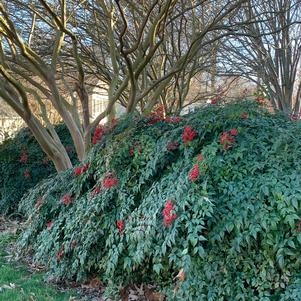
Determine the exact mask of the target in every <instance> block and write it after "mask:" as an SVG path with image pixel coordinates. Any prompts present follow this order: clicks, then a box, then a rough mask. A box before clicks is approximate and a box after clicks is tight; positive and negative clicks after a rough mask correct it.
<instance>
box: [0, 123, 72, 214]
mask: <svg viewBox="0 0 301 301" xmlns="http://www.w3.org/2000/svg"><path fill="white" fill-rule="evenodd" d="M56 130H57V132H58V134H59V136H60V137H61V139H62V141H63V143H64V145H65V146H66V148H67V151H68V152H69V154H70V157H71V159H72V160H73V162H76V159H75V158H76V156H75V152H74V148H73V146H72V140H71V137H70V135H69V134H68V131H67V130H66V128H65V126H63V125H58V126H57V127H56ZM54 173H55V168H54V165H53V164H52V162H51V161H50V160H49V159H48V158H47V157H46V155H45V153H44V152H43V151H42V150H41V148H40V146H39V144H38V143H37V142H36V140H35V138H34V137H33V136H32V134H31V132H30V130H29V129H28V128H24V129H22V130H20V131H19V133H17V135H16V136H15V137H14V138H12V139H9V140H6V141H4V142H3V143H2V144H1V145H0V214H13V213H14V212H15V210H16V208H17V207H18V204H19V201H20V200H21V198H22V196H23V194H24V193H25V192H26V191H28V189H30V188H32V187H34V186H35V185H36V184H37V183H38V182H40V181H41V180H42V179H45V178H47V177H48V176H50V175H51V174H54Z"/></svg>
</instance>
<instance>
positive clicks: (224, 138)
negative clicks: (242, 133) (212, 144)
mask: <svg viewBox="0 0 301 301" xmlns="http://www.w3.org/2000/svg"><path fill="white" fill-rule="evenodd" d="M237 133H238V132H237V130H236V129H231V130H230V131H228V132H223V133H222V134H221V136H220V143H221V144H222V145H223V147H224V150H228V149H229V148H231V147H232V146H233V145H234V144H235V143H236V141H235V136H236V135H237Z"/></svg>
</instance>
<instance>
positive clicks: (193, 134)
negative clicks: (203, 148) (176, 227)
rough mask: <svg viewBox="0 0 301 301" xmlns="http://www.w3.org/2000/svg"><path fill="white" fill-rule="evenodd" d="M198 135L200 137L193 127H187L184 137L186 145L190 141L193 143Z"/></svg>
mask: <svg viewBox="0 0 301 301" xmlns="http://www.w3.org/2000/svg"><path fill="white" fill-rule="evenodd" d="M197 135H198V133H197V131H195V130H194V129H192V127H190V126H186V127H185V128H184V133H183V136H182V137H183V142H184V144H187V143H188V142H189V141H192V140H193V139H194V138H195V137H196V136H197Z"/></svg>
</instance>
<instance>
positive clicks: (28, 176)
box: [23, 169, 30, 179]
mask: <svg viewBox="0 0 301 301" xmlns="http://www.w3.org/2000/svg"><path fill="white" fill-rule="evenodd" d="M23 176H24V178H25V179H29V178H30V171H29V170H28V169H26V170H25V171H24V173H23Z"/></svg>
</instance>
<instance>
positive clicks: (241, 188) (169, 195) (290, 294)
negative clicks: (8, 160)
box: [18, 101, 301, 301]
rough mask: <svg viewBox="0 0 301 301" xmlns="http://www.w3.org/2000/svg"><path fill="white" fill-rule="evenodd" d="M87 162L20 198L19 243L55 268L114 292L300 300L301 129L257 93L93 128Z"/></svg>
mask: <svg viewBox="0 0 301 301" xmlns="http://www.w3.org/2000/svg"><path fill="white" fill-rule="evenodd" d="M93 142H94V144H95V146H94V148H93V149H92V150H91V152H90V154H89V156H88V158H87V161H86V162H85V163H84V164H82V165H81V166H77V167H76V168H74V169H70V170H67V171H66V172H62V173H59V174H58V175H57V176H56V177H54V178H51V179H47V180H44V181H43V182H42V183H41V184H39V185H38V186H37V187H36V188H35V189H33V190H31V191H30V192H29V194H27V196H26V197H24V198H23V200H22V203H21V206H20V210H21V211H22V213H23V214H25V215H26V216H27V217H28V221H27V229H26V231H25V232H24V233H23V235H22V238H21V239H20V241H19V242H18V247H19V250H20V252H28V251H29V252H31V253H32V254H33V255H34V259H35V260H36V261H37V262H40V263H43V264H45V265H46V266H48V267H49V271H50V274H51V275H52V277H57V278H58V279H76V280H83V279H85V278H87V277H89V276H90V275H98V276H99V277H100V279H101V281H102V282H103V283H104V284H105V285H106V286H107V294H108V295H111V296H114V295H115V296H117V295H118V294H119V292H120V288H121V287H123V288H124V287H125V288H127V287H129V286H131V285H132V284H133V283H135V284H139V283H146V284H154V285H156V286H157V289H158V290H160V291H161V292H163V293H164V295H165V296H166V298H167V300H209V301H210V300H212V301H215V300H225V301H226V300H254V301H256V300H260V301H264V300H282V301H284V300H296V301H297V300H300V299H301V276H300V267H301V256H300V255H301V254H300V253H301V251H300V249H301V248H300V243H301V220H300V213H301V209H300V200H301V177H300V174H301V132H300V126H299V123H298V122H292V121H291V120H290V119H289V118H288V117H286V116H283V115H278V114H272V113H269V112H268V111H266V110H265V109H263V108H261V106H260V105H259V104H255V103H253V102H249V101H243V102H238V103H233V104H229V105H225V106H221V105H218V104H214V105H210V106H208V107H205V108H203V109H201V110H198V111H196V112H194V113H191V114H189V115H186V116H183V117H165V116H164V115H163V114H162V112H161V111H160V110H158V111H157V112H154V113H153V114H150V115H149V116H147V117H140V116H131V117H127V118H126V119H124V120H119V121H118V122H117V125H116V126H113V127H112V128H106V127H103V128H101V129H98V130H97V131H96V136H94V139H93Z"/></svg>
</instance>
